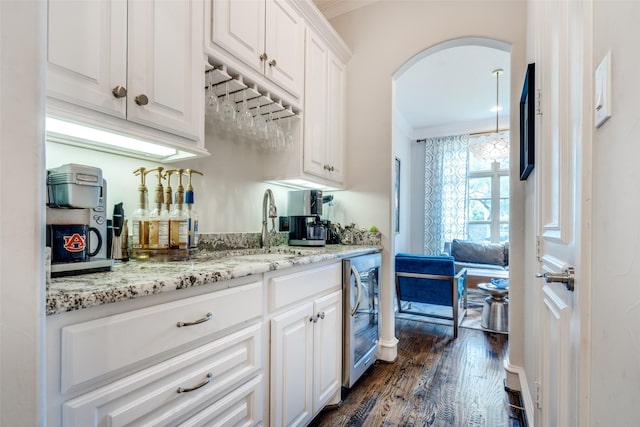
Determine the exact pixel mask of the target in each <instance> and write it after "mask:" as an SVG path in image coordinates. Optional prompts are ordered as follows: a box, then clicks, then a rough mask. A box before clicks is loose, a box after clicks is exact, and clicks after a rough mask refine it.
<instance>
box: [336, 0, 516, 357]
mask: <svg viewBox="0 0 640 427" xmlns="http://www.w3.org/2000/svg"><path fill="white" fill-rule="evenodd" d="M525 6H526V3H525V2H519V1H513V2H504V1H481V0H469V1H455V2H446V1H438V2H436V1H427V0H425V1H415V0H414V1H401V0H396V1H387V0H381V1H378V2H375V3H373V4H371V5H370V6H366V7H363V8H360V9H357V10H354V11H352V12H349V13H346V14H344V15H340V16H338V17H336V18H334V19H332V20H331V23H332V24H333V26H334V27H335V28H336V30H337V31H338V33H339V34H340V35H341V36H342V38H343V39H344V40H345V42H346V43H347V45H348V46H349V47H350V49H351V50H352V52H353V56H352V58H351V61H350V62H349V64H348V67H347V111H346V118H347V120H346V127H347V144H348V145H347V161H348V162H349V163H348V165H349V168H348V169H347V180H348V183H349V187H350V189H351V190H352V191H350V192H349V193H350V194H349V197H347V199H348V203H349V204H350V206H351V207H352V209H351V210H353V211H356V210H357V211H358V212H359V213H360V215H361V217H362V218H366V219H367V220H368V222H372V223H376V224H378V227H379V228H380V229H381V231H382V239H383V245H384V247H385V250H384V252H383V269H384V275H383V280H382V296H381V300H382V301H381V311H382V317H383V321H382V325H381V345H382V346H383V347H384V346H389V347H391V346H392V342H393V340H394V335H395V331H394V324H393V311H392V310H393V293H394V292H393V286H392V283H393V282H392V265H391V261H392V255H393V253H394V251H395V248H394V238H393V237H394V236H393V230H392V215H391V194H392V185H393V174H392V171H393V163H394V162H393V158H394V153H395V148H394V147H393V142H392V141H393V132H392V110H391V108H392V84H391V80H392V76H393V74H394V73H395V72H396V71H397V70H398V69H399V68H400V67H401V66H402V65H403V64H404V63H406V62H407V61H408V60H409V59H410V58H411V57H413V56H414V55H416V54H418V53H419V52H422V51H423V50H425V49H426V48H428V47H431V46H434V45H437V44H438V43H441V42H444V41H447V40H451V39H455V38H459V37H468V36H474V37H485V38H491V39H497V40H501V41H504V42H507V43H509V44H511V45H512V52H511V53H512V70H513V74H514V75H516V73H517V70H518V69H522V70H523V69H524V68H525V66H524V52H525V50H524V49H525ZM513 64H516V66H513ZM518 67H519V68H518ZM520 86H521V82H520V81H518V82H517V83H514V82H513V81H512V83H511V94H512V103H511V105H512V109H513V108H514V106H517V105H518V104H517V97H515V98H514V94H516V93H519V92H520ZM514 111H516V110H514ZM516 127H517V121H516V120H515V118H512V120H511V128H514V129H515V128H516ZM515 154H516V155H517V153H515ZM352 195H353V197H351V196H352ZM515 199H516V201H518V198H517V197H516V198H515ZM512 200H513V198H512ZM521 200H522V199H520V201H521ZM515 211H516V213H521V212H522V208H521V207H519V208H516V209H515ZM518 221H519V220H518V219H517V218H514V220H513V221H512V232H513V233H516V236H517V235H518V234H517V233H522V232H523V230H522V226H523V224H522V223H521V222H520V223H519V222H518ZM512 240H514V246H515V248H514V254H515V256H516V257H517V256H518V255H521V251H518V244H521V243H517V242H515V240H516V239H512ZM517 240H518V241H519V242H521V241H522V239H517ZM512 271H513V270H512ZM515 272H516V274H518V272H519V270H518V268H517V266H516V267H515ZM520 274H521V273H520ZM516 294H517V292H516ZM514 303H516V304H517V302H514ZM512 326H513V323H512ZM518 327H519V325H518V322H515V331H514V333H515V334H516V335H517V334H520V333H521V332H522V331H521V330H520V329H518ZM511 342H512V343H513V344H514V345H513V346H512V347H511V350H512V351H511V354H512V356H515V358H514V359H513V360H512V361H514V362H515V363H518V364H520V363H521V362H522V342H521V341H518V339H517V338H516V339H514V340H512V341H511ZM390 353H391V351H390Z"/></svg>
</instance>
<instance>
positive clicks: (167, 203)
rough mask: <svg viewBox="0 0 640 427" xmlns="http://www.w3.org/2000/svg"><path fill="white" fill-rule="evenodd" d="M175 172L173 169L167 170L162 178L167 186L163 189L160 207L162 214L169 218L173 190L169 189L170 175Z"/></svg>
mask: <svg viewBox="0 0 640 427" xmlns="http://www.w3.org/2000/svg"><path fill="white" fill-rule="evenodd" d="M174 172H177V171H176V170H175V169H167V170H166V171H164V175H163V178H164V179H166V180H167V185H166V187H164V205H163V206H162V213H163V215H166V216H167V218H169V215H171V204H172V199H173V189H172V188H171V175H172V174H173V173H174Z"/></svg>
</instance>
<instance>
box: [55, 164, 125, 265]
mask: <svg viewBox="0 0 640 427" xmlns="http://www.w3.org/2000/svg"><path fill="white" fill-rule="evenodd" d="M106 203H107V182H106V180H104V179H103V178H102V170H101V169H99V168H96V167H92V166H85V165H77V164H71V163H70V164H66V165H62V166H60V167H58V168H53V169H49V170H47V208H46V217H47V246H50V247H51V276H52V277H60V276H70V275H77V274H84V273H94V272H100V271H110V270H111V267H112V265H113V260H112V259H110V258H109V256H108V249H109V247H110V244H111V241H110V240H111V238H110V236H109V234H108V232H110V231H111V230H109V229H108V228H107V212H106Z"/></svg>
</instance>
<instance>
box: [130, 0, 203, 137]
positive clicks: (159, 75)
mask: <svg viewBox="0 0 640 427" xmlns="http://www.w3.org/2000/svg"><path fill="white" fill-rule="evenodd" d="M128 22H129V51H128V82H129V88H128V90H127V91H128V94H127V118H128V120H130V121H133V122H136V123H139V124H142V125H146V126H150V127H153V128H155V129H161V130H164V131H167V132H171V133H174V134H176V135H180V136H183V137H185V138H189V139H193V140H196V141H198V140H200V139H201V134H202V133H203V129H204V128H203V126H204V124H203V121H202V117H203V114H204V113H203V111H202V109H203V103H204V102H203V101H204V58H203V56H202V37H203V27H202V24H203V23H202V3H201V2H200V1H199V0H189V1H158V0H155V1H131V2H129V16H128Z"/></svg>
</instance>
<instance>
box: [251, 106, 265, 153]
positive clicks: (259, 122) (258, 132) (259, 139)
mask: <svg viewBox="0 0 640 427" xmlns="http://www.w3.org/2000/svg"><path fill="white" fill-rule="evenodd" d="M253 128H254V135H255V141H256V145H257V146H258V147H262V145H263V144H264V141H266V139H267V122H266V120H265V118H264V116H263V115H262V114H261V112H260V106H259V105H257V106H256V115H255V116H254V117H253Z"/></svg>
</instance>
